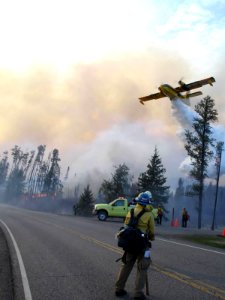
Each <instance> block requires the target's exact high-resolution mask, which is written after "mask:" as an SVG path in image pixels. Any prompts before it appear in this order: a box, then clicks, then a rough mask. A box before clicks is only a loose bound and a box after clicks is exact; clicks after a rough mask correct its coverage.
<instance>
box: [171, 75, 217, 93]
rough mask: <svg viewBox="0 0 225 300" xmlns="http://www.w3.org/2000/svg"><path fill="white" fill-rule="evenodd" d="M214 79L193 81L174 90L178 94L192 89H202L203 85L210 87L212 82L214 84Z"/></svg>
mask: <svg viewBox="0 0 225 300" xmlns="http://www.w3.org/2000/svg"><path fill="white" fill-rule="evenodd" d="M215 81H216V80H215V78H214V77H209V78H206V79H202V80H199V81H194V82H192V83H188V84H183V85H181V86H179V87H177V88H175V90H176V91H177V92H178V93H180V92H185V91H190V90H192V89H197V88H200V87H202V86H203V85H206V84H210V85H213V82H215Z"/></svg>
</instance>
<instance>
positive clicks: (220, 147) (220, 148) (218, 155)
mask: <svg viewBox="0 0 225 300" xmlns="http://www.w3.org/2000/svg"><path fill="white" fill-rule="evenodd" d="M223 145H224V142H218V143H217V145H216V163H215V165H216V167H217V178H216V195H215V202H214V210H213V220H212V226H211V229H212V230H214V228H215V217H216V205H217V196H218V187H219V179H220V166H221V158H222V152H223V150H224V148H223Z"/></svg>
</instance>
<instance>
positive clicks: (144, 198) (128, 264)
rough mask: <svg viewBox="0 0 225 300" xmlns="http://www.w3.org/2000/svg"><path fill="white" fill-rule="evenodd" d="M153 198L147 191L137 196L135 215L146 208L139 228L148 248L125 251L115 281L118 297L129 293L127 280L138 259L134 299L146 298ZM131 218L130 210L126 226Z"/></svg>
mask: <svg viewBox="0 0 225 300" xmlns="http://www.w3.org/2000/svg"><path fill="white" fill-rule="evenodd" d="M151 200H152V195H151V192H149V191H147V192H144V193H141V194H140V195H139V196H138V198H137V200H136V201H137V204H136V206H135V208H134V216H135V217H137V216H138V214H139V213H140V212H141V211H142V210H145V211H144V213H143V214H142V216H141V217H140V218H139V219H138V224H137V228H138V229H139V230H140V231H141V232H142V233H143V234H144V235H145V236H146V238H147V239H148V241H149V242H148V244H147V248H145V249H143V250H142V251H141V252H140V253H138V254H133V253H129V252H125V253H124V255H123V259H122V262H123V264H122V266H121V269H120V271H119V274H118V277H117V280H116V283H115V295H116V296H117V297H123V296H125V295H126V294H127V292H126V290H125V285H126V281H127V279H128V277H129V275H130V273H131V271H132V269H133V267H134V264H135V262H136V261H137V274H136V280H135V289H134V299H136V300H143V299H146V297H145V295H144V293H143V290H144V286H145V283H146V277H147V271H148V268H149V266H150V263H151V258H150V251H149V247H150V245H151V242H150V241H152V240H154V216H153V214H152V212H151V210H152V207H151V205H150V203H151ZM130 219H131V213H130V212H128V214H127V217H126V219H125V226H126V225H128V224H129V221H130Z"/></svg>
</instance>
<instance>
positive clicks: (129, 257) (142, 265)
mask: <svg viewBox="0 0 225 300" xmlns="http://www.w3.org/2000/svg"><path fill="white" fill-rule="evenodd" d="M136 261H137V273H136V280H135V289H134V296H135V297H140V296H142V295H143V294H144V293H143V290H144V287H145V283H146V278H147V271H148V268H149V266H150V263H151V259H150V258H145V257H144V255H143V254H140V255H138V256H137V255H134V254H131V253H127V254H126V260H125V262H123V264H122V266H121V268H120V271H119V274H118V277H117V280H116V291H119V290H124V288H125V284H126V282H127V279H128V277H129V275H130V273H131V271H132V269H133V267H134V264H135V262H136Z"/></svg>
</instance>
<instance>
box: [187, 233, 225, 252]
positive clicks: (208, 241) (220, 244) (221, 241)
mask: <svg viewBox="0 0 225 300" xmlns="http://www.w3.org/2000/svg"><path fill="white" fill-rule="evenodd" d="M182 238H185V239H186V240H188V241H191V242H194V243H198V244H202V245H207V246H211V247H216V248H220V249H225V237H220V236H212V235H188V236H183V237H182Z"/></svg>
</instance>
